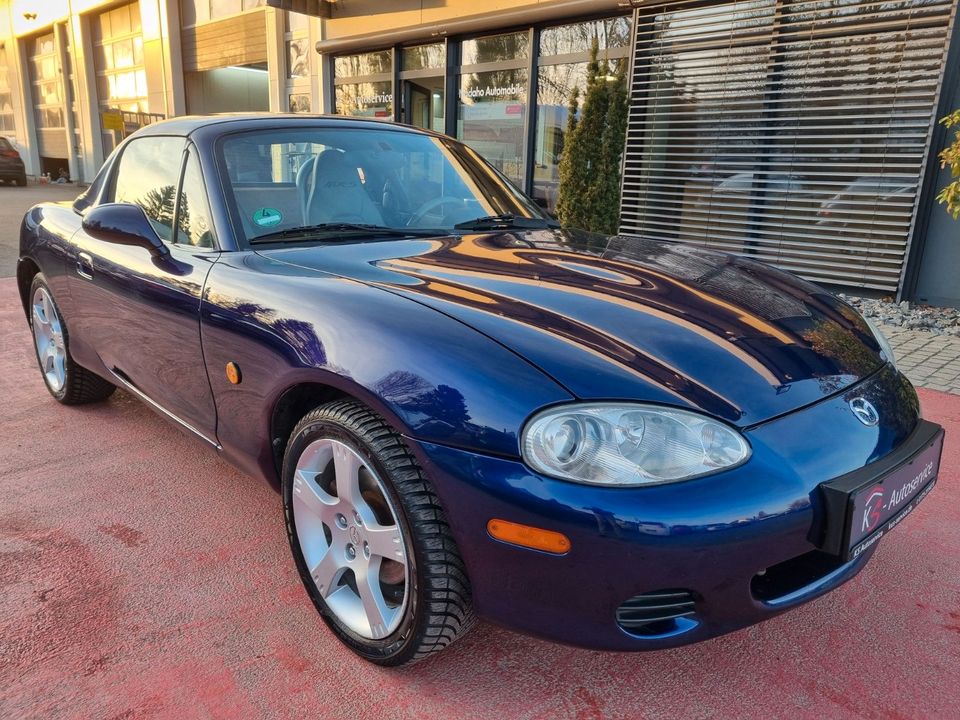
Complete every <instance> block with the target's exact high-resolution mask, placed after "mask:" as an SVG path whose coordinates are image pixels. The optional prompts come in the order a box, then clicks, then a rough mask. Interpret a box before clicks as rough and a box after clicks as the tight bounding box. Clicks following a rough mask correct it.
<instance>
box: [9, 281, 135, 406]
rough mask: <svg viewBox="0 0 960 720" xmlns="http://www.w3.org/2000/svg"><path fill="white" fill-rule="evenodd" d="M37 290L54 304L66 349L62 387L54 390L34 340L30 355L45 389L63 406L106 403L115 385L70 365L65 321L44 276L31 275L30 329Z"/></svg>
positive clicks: (72, 363) (71, 361)
mask: <svg viewBox="0 0 960 720" xmlns="http://www.w3.org/2000/svg"><path fill="white" fill-rule="evenodd" d="M38 288H43V289H44V290H46V292H47V294H48V295H49V296H50V301H51V302H52V303H53V306H54V309H55V310H56V313H57V316H58V317H59V320H60V326H61V328H62V333H63V344H64V347H65V348H66V360H65V363H64V366H65V370H66V372H65V375H64V383H63V386H62V387H61V388H60V389H59V390H57V389H54V388H53V387H52V386H51V385H50V382H49V380H48V379H47V376H46V374H45V373H44V372H43V363H42V361H41V360H40V352H39V349H38V348H37V343H36V340H35V339H34V343H33V352H34V355H35V356H36V358H37V365H38V367H39V368H40V375H41V377H43V384H44V385H45V386H46V388H47V390H48V391H49V392H50V394H51V395H52V396H53V398H54V399H55V400H56V401H57V402H59V403H62V404H63V405H85V404H87V403H94V402H100V401H101V400H106V399H107V398H108V397H110V396H111V395H112V394H113V392H114V391H115V390H116V389H117V388H116V386H115V385H113V384H111V383H109V382H108V381H106V380H104V379H103V378H102V377H100V376H99V375H97V374H95V373H92V372H90V371H89V370H87V369H86V368H84V367H80V366H79V365H77V364H76V363H75V362H74V361H73V358H72V357H71V356H70V334H69V331H68V330H67V323H66V318H64V317H63V313H61V312H60V308H59V307H58V306H57V301H56V298H54V296H53V291H52V290H51V289H50V286H49V285H48V284H47V279H46V278H45V277H44V276H43V273H37V274H36V275H34V277H33V282H32V283H30V294H29V295H28V296H27V297H28V301H29V305H28V308H29V309H30V310H31V312H29V313H28V317H29V319H30V329H31V330H33V312H32V306H33V296H34V294H35V293H36V291H37V289H38Z"/></svg>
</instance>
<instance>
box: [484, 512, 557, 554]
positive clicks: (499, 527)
mask: <svg viewBox="0 0 960 720" xmlns="http://www.w3.org/2000/svg"><path fill="white" fill-rule="evenodd" d="M487 532H488V533H490V536H491V537H493V538H496V539H497V540H502V541H503V542H507V543H510V544H511V545H519V546H520V547H526V548H533V549H534V550H542V551H543V552H548V553H553V554H554V555H564V554H566V553H568V552H570V539H569V538H568V537H567V536H566V535H564V534H563V533H558V532H554V531H553V530H544V529H543V528H536V527H531V526H530V525H521V524H520V523H515V522H510V521H509V520H498V519H496V518H494V519H492V520H490V522H488V523H487Z"/></svg>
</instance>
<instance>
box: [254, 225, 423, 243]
mask: <svg viewBox="0 0 960 720" xmlns="http://www.w3.org/2000/svg"><path fill="white" fill-rule="evenodd" d="M437 234H438V232H437V231H436V230H426V229H424V230H420V229H418V228H393V227H387V226H386V225H368V224H366V223H344V222H330V223H320V224H319V225H301V226H299V227H292V228H286V229H285V230H277V231H276V232H272V233H267V234H266V235H257V236H256V237H254V238H250V244H251V245H256V244H258V243H272V242H282V241H284V240H313V239H316V238H321V237H323V236H325V235H335V236H339V237H343V236H350V237H355V236H357V235H390V236H393V237H411V236H412V237H430V236H433V235H437Z"/></svg>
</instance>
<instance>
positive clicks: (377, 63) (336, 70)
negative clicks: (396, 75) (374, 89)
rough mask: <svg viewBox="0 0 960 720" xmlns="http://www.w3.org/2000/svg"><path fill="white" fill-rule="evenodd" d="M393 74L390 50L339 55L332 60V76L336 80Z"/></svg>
mask: <svg viewBox="0 0 960 720" xmlns="http://www.w3.org/2000/svg"><path fill="white" fill-rule="evenodd" d="M390 72H393V53H392V52H391V51H390V50H380V51H378V52H370V53H361V54H359V55H341V56H340V57H337V58H334V61H333V74H334V76H336V77H337V78H344V77H358V76H363V75H379V74H381V73H390Z"/></svg>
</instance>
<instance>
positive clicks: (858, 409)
mask: <svg viewBox="0 0 960 720" xmlns="http://www.w3.org/2000/svg"><path fill="white" fill-rule="evenodd" d="M850 410H852V411H853V414H854V415H856V416H857V420H859V421H860V422H862V423H863V424H864V425H866V426H867V427H873V426H874V425H876V424H877V423H878V422H880V413H878V412H877V409H876V408H875V407H874V406H873V403H871V402H870V401H869V400H865V399H864V398H854V399H853V400H851V401H850Z"/></svg>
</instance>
